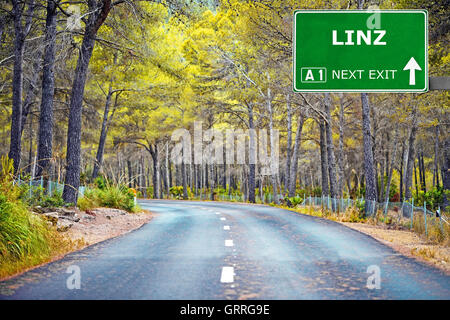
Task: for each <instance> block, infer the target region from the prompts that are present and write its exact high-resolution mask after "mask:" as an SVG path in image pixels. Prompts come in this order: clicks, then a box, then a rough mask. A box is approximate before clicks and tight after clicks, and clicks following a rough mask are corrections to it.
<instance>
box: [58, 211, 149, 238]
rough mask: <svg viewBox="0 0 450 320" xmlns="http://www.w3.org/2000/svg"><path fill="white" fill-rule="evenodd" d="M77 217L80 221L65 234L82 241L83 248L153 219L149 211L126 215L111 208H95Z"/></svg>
mask: <svg viewBox="0 0 450 320" xmlns="http://www.w3.org/2000/svg"><path fill="white" fill-rule="evenodd" d="M78 215H79V217H80V221H79V222H77V223H74V224H73V225H72V227H71V228H70V229H69V230H68V231H66V232H65V233H66V235H67V236H68V237H69V238H70V239H71V240H73V241H82V242H83V244H84V245H83V247H86V246H89V245H92V244H95V243H98V242H101V241H104V240H107V239H110V238H114V237H117V236H120V235H122V234H125V233H128V232H130V231H132V230H135V229H137V228H139V227H141V226H142V225H143V224H145V223H147V222H149V221H150V220H151V219H152V218H153V214H152V213H150V212H149V211H143V212H140V213H128V212H126V211H124V210H119V209H111V208H97V209H93V210H88V211H87V212H80V213H79V214H78Z"/></svg>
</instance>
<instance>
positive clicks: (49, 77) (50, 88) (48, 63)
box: [36, 0, 57, 176]
mask: <svg viewBox="0 0 450 320" xmlns="http://www.w3.org/2000/svg"><path fill="white" fill-rule="evenodd" d="M56 17H57V2H56V1H54V0H48V1H47V18H46V21H45V51H44V61H43V71H42V98H41V108H40V113H39V136H38V140H39V142H38V149H37V150H38V155H37V159H38V167H37V173H36V175H37V176H44V175H45V176H47V175H48V165H49V162H50V158H51V157H52V145H53V98H54V94H55V76H54V64H55V41H56Z"/></svg>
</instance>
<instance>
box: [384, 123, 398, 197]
mask: <svg viewBox="0 0 450 320" xmlns="http://www.w3.org/2000/svg"><path fill="white" fill-rule="evenodd" d="M397 141H398V127H397V128H396V129H395V136H394V152H393V153H392V157H391V164H390V165H389V173H388V177H387V182H386V195H385V200H384V202H388V201H389V191H390V188H391V181H392V173H393V171H394V164H395V158H396V157H397ZM400 201H402V200H401V199H400Z"/></svg>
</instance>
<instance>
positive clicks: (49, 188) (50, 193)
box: [47, 180, 52, 197]
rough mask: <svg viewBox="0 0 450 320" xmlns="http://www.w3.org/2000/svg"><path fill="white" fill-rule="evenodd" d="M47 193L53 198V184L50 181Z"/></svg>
mask: <svg viewBox="0 0 450 320" xmlns="http://www.w3.org/2000/svg"><path fill="white" fill-rule="evenodd" d="M47 189H48V190H47V191H48V194H49V195H50V197H51V196H52V182H51V181H50V180H48V186H47Z"/></svg>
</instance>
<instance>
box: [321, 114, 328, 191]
mask: <svg viewBox="0 0 450 320" xmlns="http://www.w3.org/2000/svg"><path fill="white" fill-rule="evenodd" d="M319 127H320V142H319V146H320V168H321V174H322V195H324V196H328V195H329V194H330V192H329V188H328V157H327V147H326V144H327V143H326V133H325V121H324V120H323V119H320V120H319Z"/></svg>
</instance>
